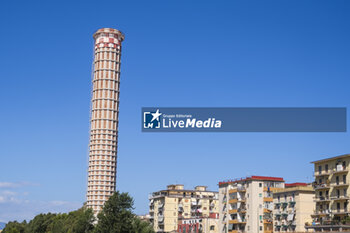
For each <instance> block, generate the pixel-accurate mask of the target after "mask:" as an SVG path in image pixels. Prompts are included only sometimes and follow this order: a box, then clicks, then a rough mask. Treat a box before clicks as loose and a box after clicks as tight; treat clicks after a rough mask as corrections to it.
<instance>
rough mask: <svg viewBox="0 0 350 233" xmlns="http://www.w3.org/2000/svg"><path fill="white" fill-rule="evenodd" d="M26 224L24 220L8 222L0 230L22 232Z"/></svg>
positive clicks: (7, 232)
mask: <svg viewBox="0 0 350 233" xmlns="http://www.w3.org/2000/svg"><path fill="white" fill-rule="evenodd" d="M26 226H27V222H26V221H23V222H22V223H19V222H17V221H14V222H9V223H7V224H6V226H5V228H4V229H3V230H2V233H24V231H25V229H26Z"/></svg>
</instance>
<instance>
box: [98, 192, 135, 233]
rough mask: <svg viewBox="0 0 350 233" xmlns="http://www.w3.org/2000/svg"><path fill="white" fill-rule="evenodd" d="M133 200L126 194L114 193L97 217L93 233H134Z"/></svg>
mask: <svg viewBox="0 0 350 233" xmlns="http://www.w3.org/2000/svg"><path fill="white" fill-rule="evenodd" d="M133 205H134V200H133V199H132V197H130V196H129V194H128V193H119V192H115V193H114V194H113V195H112V196H111V197H110V198H109V200H108V201H107V202H106V203H105V205H104V206H103V209H102V211H101V212H100V213H99V214H98V215H97V218H98V223H97V225H96V227H95V233H134V232H133V226H132V223H133V220H134V214H133V213H132V209H133Z"/></svg>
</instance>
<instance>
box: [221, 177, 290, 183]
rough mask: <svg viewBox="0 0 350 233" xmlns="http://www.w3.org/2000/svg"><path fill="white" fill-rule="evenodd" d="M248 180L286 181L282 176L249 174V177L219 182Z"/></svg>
mask: <svg viewBox="0 0 350 233" xmlns="http://www.w3.org/2000/svg"><path fill="white" fill-rule="evenodd" d="M248 180H263V181H280V182H284V179H283V178H282V177H273V176H249V177H245V178H238V179H235V180H227V181H221V182H219V185H223V184H233V183H239V182H243V181H248Z"/></svg>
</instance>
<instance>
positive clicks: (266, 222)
mask: <svg viewBox="0 0 350 233" xmlns="http://www.w3.org/2000/svg"><path fill="white" fill-rule="evenodd" d="M264 224H272V219H264Z"/></svg>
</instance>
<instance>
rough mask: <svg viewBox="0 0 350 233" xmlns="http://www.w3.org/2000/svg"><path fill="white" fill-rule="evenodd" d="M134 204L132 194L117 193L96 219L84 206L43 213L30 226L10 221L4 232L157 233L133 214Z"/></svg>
mask: <svg viewBox="0 0 350 233" xmlns="http://www.w3.org/2000/svg"><path fill="white" fill-rule="evenodd" d="M133 205H134V201H133V198H132V197H130V196H129V194H128V193H119V192H115V193H114V194H113V195H112V196H111V197H110V198H109V200H108V201H107V202H106V203H105V205H104V206H103V209H102V211H101V212H100V213H99V214H98V216H97V219H96V218H95V216H94V214H93V211H92V210H91V209H87V208H85V207H82V208H80V209H78V210H76V211H72V212H70V213H68V214H66V213H61V214H53V213H47V214H39V215H37V216H35V217H34V218H33V219H32V220H31V221H30V222H29V223H27V222H26V221H23V222H21V223H19V222H17V221H13V222H9V223H7V224H6V226H5V228H4V229H3V231H2V233H154V231H153V228H152V226H151V225H150V224H149V223H148V222H145V221H142V220H140V219H139V218H138V217H137V216H136V215H135V214H134V213H133V212H132V211H133V209H134V207H133Z"/></svg>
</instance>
